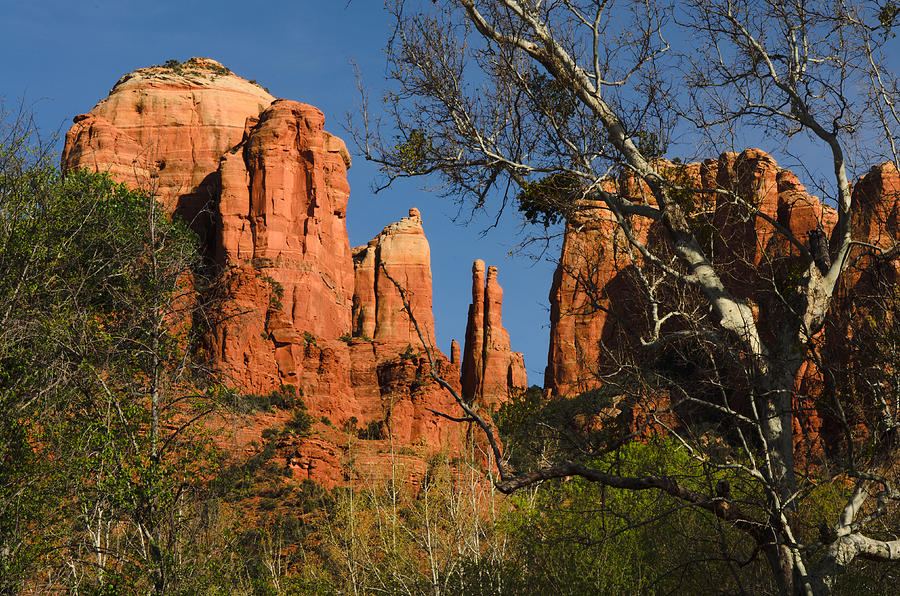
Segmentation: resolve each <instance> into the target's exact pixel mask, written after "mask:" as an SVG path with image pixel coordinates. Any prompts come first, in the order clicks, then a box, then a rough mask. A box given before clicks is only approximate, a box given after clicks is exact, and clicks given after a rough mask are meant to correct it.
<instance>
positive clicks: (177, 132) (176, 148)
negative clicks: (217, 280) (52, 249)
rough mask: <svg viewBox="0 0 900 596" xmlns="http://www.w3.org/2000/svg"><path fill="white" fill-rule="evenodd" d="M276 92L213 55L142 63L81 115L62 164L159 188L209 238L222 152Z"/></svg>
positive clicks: (170, 206) (238, 138)
mask: <svg viewBox="0 0 900 596" xmlns="http://www.w3.org/2000/svg"><path fill="white" fill-rule="evenodd" d="M274 99H275V98H274V97H272V96H271V95H270V94H269V93H268V92H267V91H265V90H264V89H263V88H262V87H260V86H258V85H255V84H253V83H250V82H248V81H246V80H245V79H242V78H241V77H239V76H237V75H235V74H233V73H232V72H231V71H230V70H228V69H227V68H225V67H224V66H222V65H221V64H219V63H218V62H216V61H215V60H210V59H209V58H191V59H190V60H188V61H187V62H185V63H183V64H178V65H175V66H171V67H170V66H151V67H149V68H141V69H139V70H136V71H134V72H132V73H129V74H127V75H125V76H123V77H122V78H121V79H119V82H118V83H116V85H115V86H114V87H113V89H112V91H110V93H109V96H108V97H107V98H106V99H104V100H102V101H101V102H100V103H98V104H97V105H96V106H95V107H94V108H93V109H92V110H91V111H90V112H88V113H87V114H82V115H80V116H76V117H75V123H74V125H73V126H72V127H71V128H70V129H69V131H68V133H66V143H65V148H64V149H63V154H62V166H63V169H64V170H72V169H77V168H87V169H90V170H93V171H101V172H102V171H108V172H110V173H111V174H112V175H113V176H114V177H115V178H116V180H118V181H120V182H124V183H126V184H128V185H129V186H131V187H133V188H140V189H144V190H147V191H150V192H152V193H153V194H155V195H156V196H157V197H158V198H159V199H160V200H161V201H162V203H163V204H164V205H165V206H166V207H167V208H168V209H170V210H171V211H173V212H178V213H179V214H180V215H181V216H182V217H184V218H185V219H186V220H187V221H188V222H190V223H191V224H192V226H193V227H194V229H195V230H197V231H198V233H200V235H201V237H203V238H204V239H205V238H206V236H207V235H208V234H209V233H210V231H211V228H212V226H213V225H214V224H213V221H212V218H211V217H210V215H211V213H212V212H214V210H215V208H214V206H213V205H212V204H211V201H214V200H215V199H216V198H217V197H216V195H217V186H218V183H217V179H216V178H217V175H216V172H217V170H218V168H219V159H220V158H221V157H222V155H223V154H224V153H225V152H226V151H227V150H229V149H231V148H232V147H234V146H235V145H236V144H237V143H239V142H240V141H241V138H242V137H243V135H244V128H245V124H246V122H247V119H248V118H252V117H256V116H258V115H259V114H260V112H262V111H263V110H265V109H266V108H267V107H269V105H270V104H271V103H272V101H273V100H274Z"/></svg>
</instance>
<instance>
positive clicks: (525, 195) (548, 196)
mask: <svg viewBox="0 0 900 596" xmlns="http://www.w3.org/2000/svg"><path fill="white" fill-rule="evenodd" d="M581 188H582V186H581V180H580V179H579V178H578V177H577V176H576V175H574V174H572V173H570V172H556V173H553V174H549V175H547V176H545V177H544V178H541V179H540V180H535V181H534V182H528V181H525V182H524V183H523V185H522V189H521V190H520V191H519V194H518V195H517V196H516V201H517V202H518V205H519V211H520V212H521V213H522V214H523V215H524V216H525V219H527V220H528V222H529V223H532V224H541V225H543V226H544V227H545V228H548V227H550V226H552V225H555V224H557V223H559V222H560V221H562V220H563V219H564V218H565V212H566V209H567V208H571V206H572V204H573V202H574V201H575V200H576V199H577V198H579V194H580V191H581Z"/></svg>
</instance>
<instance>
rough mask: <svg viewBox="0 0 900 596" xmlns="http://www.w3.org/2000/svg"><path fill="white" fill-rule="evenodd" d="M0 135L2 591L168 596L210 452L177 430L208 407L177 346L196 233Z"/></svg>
mask: <svg viewBox="0 0 900 596" xmlns="http://www.w3.org/2000/svg"><path fill="white" fill-rule="evenodd" d="M0 128H2V126H0ZM3 132H4V133H9V134H4V135H0V138H2V139H5V140H4V141H3V143H0V317H2V319H0V325H2V327H3V329H4V330H5V332H4V334H3V336H2V337H0V408H2V409H3V411H4V412H5V415H4V416H2V417H0V499H2V502H3V503H4V505H3V506H2V507H0V545H3V546H2V550H3V553H4V554H3V555H0V567H2V571H0V592H4V593H8V592H12V593H16V592H18V591H20V590H25V589H26V588H25V586H27V582H28V581H31V580H33V579H34V578H35V577H37V576H38V575H42V581H44V582H46V585H47V586H50V588H47V589H55V588H52V586H60V589H62V586H65V585H67V582H69V581H71V577H72V575H71V574H70V573H65V574H62V573H55V572H54V571H53V570H57V569H70V570H72V571H74V576H75V577H81V582H82V583H81V586H82V589H83V590H85V591H88V592H90V591H95V592H97V593H108V592H109V591H110V590H117V589H127V590H128V591H156V592H157V593H160V592H161V591H163V590H164V589H167V588H166V587H167V586H168V587H170V588H173V589H174V586H175V583H173V582H175V581H176V580H175V578H176V575H177V573H176V567H177V563H176V560H177V558H178V557H177V553H178V552H181V549H182V547H184V546H185V541H184V535H183V534H182V530H183V525H182V524H181V522H180V521H178V520H179V519H180V518H179V516H178V515H174V512H176V511H187V510H188V509H190V508H191V507H192V506H193V502H192V500H191V499H192V497H191V495H192V494H193V491H192V488H191V487H193V486H195V483H197V482H198V481H199V478H200V476H201V467H202V466H201V464H200V463H199V462H202V461H208V458H207V455H208V453H209V450H208V445H207V442H206V441H205V440H204V438H203V437H202V436H201V435H200V433H199V432H198V431H197V430H196V429H195V428H194V427H193V426H192V425H191V424H184V422H185V421H186V420H187V421H190V420H196V419H200V418H202V417H203V415H204V414H205V413H206V412H208V411H210V408H211V405H210V402H209V401H207V399H206V398H207V396H208V393H207V391H206V388H207V386H208V385H207V383H208V381H209V379H208V377H207V376H206V375H205V372H204V371H203V370H202V367H198V366H196V365H195V363H194V362H193V360H192V358H191V354H190V353H189V352H186V348H187V347H188V346H191V345H193V342H194V340H193V337H192V327H191V325H190V321H191V318H192V314H193V313H192V311H191V310H190V309H191V308H192V307H191V306H188V305H193V304H200V302H201V301H198V300H194V299H193V298H192V296H193V293H194V292H195V291H196V288H198V287H203V285H204V283H205V282H204V280H203V279H202V277H201V276H200V273H199V272H200V271H201V269H202V268H201V267H200V258H199V256H198V254H197V251H196V245H197V241H196V238H195V236H194V235H193V233H192V232H191V231H190V230H189V229H188V227H187V226H186V225H185V224H184V223H183V222H181V221H180V220H171V219H170V218H169V217H168V215H167V214H166V212H165V211H164V210H163V209H162V207H161V206H160V205H158V204H157V203H156V201H155V200H154V199H153V198H152V197H151V196H149V195H147V194H144V193H140V192H135V191H132V190H129V189H127V188H126V187H124V186H123V185H120V184H116V183H115V182H113V181H112V180H111V179H110V178H109V177H108V176H106V175H103V174H92V173H88V172H71V173H69V174H68V175H67V176H65V177H63V176H61V175H60V173H59V171H58V170H57V168H56V166H55V165H54V164H53V162H52V161H51V159H50V158H49V156H47V155H46V154H43V153H42V152H41V151H40V150H39V149H36V148H33V147H31V146H30V145H29V140H28V137H27V132H26V134H18V133H22V129H18V130H17V129H16V128H15V127H13V130H12V131H11V132H10V131H8V130H5V129H4V131H3ZM194 396H197V397H194ZM176 421H177V422H176ZM7 504H11V505H7ZM94 527H108V528H112V529H111V530H110V531H109V532H107V533H104V534H102V535H97V534H92V533H91V532H92V530H91V528H94ZM135 532H142V538H141V539H140V540H143V543H144V544H145V547H146V548H144V549H135V548H133V546H134V545H135V544H137V543H138V542H140V540H139V539H138V537H137V535H136V534H135ZM7 553H11V555H9V556H8V555H7Z"/></svg>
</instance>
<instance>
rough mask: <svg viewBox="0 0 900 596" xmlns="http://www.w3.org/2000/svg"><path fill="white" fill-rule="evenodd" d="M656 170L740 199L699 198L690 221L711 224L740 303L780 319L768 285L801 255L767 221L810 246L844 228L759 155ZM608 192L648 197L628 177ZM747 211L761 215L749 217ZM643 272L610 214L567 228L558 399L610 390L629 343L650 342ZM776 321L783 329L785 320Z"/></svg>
mask: <svg viewBox="0 0 900 596" xmlns="http://www.w3.org/2000/svg"><path fill="white" fill-rule="evenodd" d="M657 167H658V168H660V169H661V170H663V171H665V172H666V174H667V175H668V176H670V177H671V176H677V177H679V178H681V181H682V182H684V183H686V185H689V186H694V187H697V188H704V189H710V190H712V189H717V188H718V189H727V190H729V191H731V193H729V194H718V195H714V194H712V193H695V194H694V195H693V196H691V197H689V198H688V197H686V198H685V200H689V201H693V204H692V205H691V206H690V207H689V209H688V211H689V212H690V213H694V214H705V215H703V216H702V217H706V218H707V219H706V220H704V221H705V222H706V224H705V225H707V226H708V227H709V234H708V236H709V238H708V241H709V245H708V246H706V247H705V248H706V249H707V251H708V254H710V255H711V257H712V258H713V260H714V261H715V262H716V263H717V264H719V265H722V267H721V270H722V271H724V272H725V273H724V274H723V282H724V283H725V284H726V286H727V287H728V288H729V290H730V291H731V292H733V293H734V294H735V295H737V296H738V297H740V298H744V299H746V300H749V301H751V303H752V304H754V305H755V307H756V309H757V311H758V310H759V309H763V310H764V311H765V312H767V313H769V314H771V310H772V309H775V310H777V309H778V308H780V306H779V305H778V304H776V302H777V301H776V300H775V299H774V298H775V297H774V296H773V294H772V284H771V282H770V281H769V280H771V279H773V278H774V277H776V273H779V272H782V271H783V269H784V267H785V266H788V265H789V264H790V263H791V262H792V261H791V259H792V257H795V256H796V255H797V254H798V251H797V248H796V247H794V246H793V245H791V244H789V243H788V242H786V241H785V240H784V237H783V236H782V235H780V234H775V233H774V230H773V227H772V224H770V223H769V222H768V221H766V219H765V218H764V217H763V216H766V217H768V218H770V219H771V220H773V221H776V222H777V223H778V224H779V225H781V226H784V227H785V228H786V229H788V230H790V231H791V232H792V233H793V234H794V235H795V236H796V237H797V238H799V239H801V241H805V240H806V238H807V236H808V234H809V233H810V232H812V231H815V230H819V229H821V230H823V232H824V233H825V234H826V235H827V234H829V233H830V232H831V229H832V228H833V226H834V224H835V222H836V220H837V215H836V213H835V211H834V209H832V208H830V207H828V206H826V205H823V204H822V203H821V202H820V201H819V199H817V198H816V197H813V196H811V195H809V194H808V193H807V192H806V189H805V188H804V187H803V186H802V185H801V184H800V183H799V181H798V180H797V178H796V176H794V175H793V174H792V173H791V172H788V171H786V170H784V169H781V168H779V167H778V166H777V164H776V162H775V160H774V159H772V157H770V156H769V155H767V154H766V153H764V152H762V151H760V150H758V149H748V150H746V151H744V152H742V153H741V154H735V153H724V154H722V155H721V156H720V157H719V159H718V160H707V161H705V162H703V163H702V164H700V163H694V164H685V165H676V164H672V163H670V162H666V161H664V160H660V161H659V162H658V164H657ZM607 184H609V185H611V186H612V187H613V188H615V189H618V190H620V191H623V192H626V193H628V194H630V195H631V196H633V197H635V198H638V197H642V196H647V195H646V194H644V193H641V192H640V191H641V188H640V185H639V184H637V183H636V182H635V180H634V179H633V178H631V177H630V176H627V175H623V176H622V177H620V178H619V179H618V180H612V181H608V183H607ZM735 197H740V200H737V199H736V198H735ZM748 204H749V205H753V206H754V207H756V208H758V209H759V212H760V213H761V215H755V216H748V215H747V208H746V205H748ZM696 217H701V215H697V216H696ZM636 232H637V235H638V238H639V239H640V240H641V241H642V242H645V243H647V244H648V245H649V246H651V247H653V248H654V249H655V250H657V251H660V252H661V253H662V254H666V253H667V251H668V250H669V249H668V247H666V245H665V241H664V240H663V239H662V238H663V237H664V235H661V234H659V233H658V232H657V230H656V229H655V225H648V224H644V225H643V227H638V228H637V230H636ZM701 241H703V239H701ZM641 264H642V263H641V259H640V257H639V256H638V255H636V254H635V252H634V251H632V250H630V248H629V246H628V243H627V241H626V239H625V238H624V237H623V235H622V233H621V230H620V229H619V227H618V225H617V224H616V222H615V220H614V218H613V217H612V214H611V213H609V211H608V210H606V208H605V207H604V206H602V204H599V203H597V204H590V203H586V204H585V205H584V208H583V209H581V210H580V211H579V212H578V214H577V215H576V216H574V217H573V218H572V219H571V220H570V221H569V222H568V224H567V226H566V234H565V238H564V241H563V249H562V255H561V258H560V261H559V265H558V267H557V269H556V272H555V274H554V278H553V285H552V287H551V290H550V306H551V317H550V324H551V328H550V349H549V352H548V364H547V369H546V375H545V386H546V387H547V388H549V389H551V390H552V392H553V393H556V394H572V393H577V392H582V391H586V390H588V389H592V388H595V387H598V386H600V385H602V378H603V376H604V375H605V374H607V373H609V371H610V370H611V369H613V368H615V367H616V366H617V365H616V362H615V359H616V354H617V352H618V351H619V350H620V349H621V345H622V342H623V341H628V340H627V339H625V336H626V335H628V336H631V337H634V336H640V334H641V333H642V332H645V330H644V329H642V326H646V317H645V316H644V313H645V312H646V310H645V308H646V306H647V305H646V297H645V295H644V292H643V291H642V290H640V289H639V288H638V287H637V286H636V285H635V279H634V278H633V274H634V273H633V272H634V266H635V265H641ZM767 320H769V321H772V322H773V323H774V322H776V321H777V320H778V318H777V317H775V316H773V317H770V318H768V319H767ZM761 324H762V325H763V326H764V327H766V328H765V329H763V332H764V333H765V334H768V335H771V334H772V333H773V332H774V329H773V328H772V327H771V325H769V326H766V322H765V321H761ZM626 331H627V332H628V333H625V332H626ZM632 347H633V346H632Z"/></svg>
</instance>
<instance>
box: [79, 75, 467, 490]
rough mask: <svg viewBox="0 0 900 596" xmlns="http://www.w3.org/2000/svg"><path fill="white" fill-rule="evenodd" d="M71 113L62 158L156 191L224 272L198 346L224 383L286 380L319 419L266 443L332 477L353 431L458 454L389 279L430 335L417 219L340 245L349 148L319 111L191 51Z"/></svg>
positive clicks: (374, 446)
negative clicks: (308, 431)
mask: <svg viewBox="0 0 900 596" xmlns="http://www.w3.org/2000/svg"><path fill="white" fill-rule="evenodd" d="M74 120H75V123H74V125H73V126H72V128H71V129H70V130H69V132H68V133H67V135H66V145H65V149H64V152H63V157H62V167H63V170H64V171H65V170H71V169H75V168H89V169H92V170H97V171H103V170H105V171H109V172H110V173H111V174H112V175H113V177H115V178H116V179H117V180H119V181H121V182H124V183H126V184H128V185H130V186H132V187H135V188H141V189H145V190H147V191H149V192H151V193H152V194H154V195H156V196H157V198H159V199H160V200H161V202H162V203H163V204H164V205H165V206H166V207H167V208H168V209H170V210H171V211H172V212H173V213H175V214H177V215H179V216H182V217H185V218H186V219H187V220H188V221H189V222H190V223H191V224H192V226H193V227H194V228H195V229H196V230H197V231H198V232H199V233H200V235H201V239H202V241H203V243H204V247H205V253H206V255H207V256H208V258H209V260H210V261H211V262H213V263H215V264H216V265H217V266H218V268H219V270H220V271H221V273H220V278H219V280H218V282H219V284H218V285H219V286H221V300H220V305H221V306H220V312H218V313H216V315H217V316H216V317H214V318H215V319H217V323H216V324H215V325H214V326H213V329H212V330H211V332H210V333H209V334H208V337H207V346H206V348H207V350H208V353H209V357H210V360H211V364H212V365H213V367H214V368H216V369H218V371H219V372H220V373H221V374H222V375H223V378H224V380H225V382H226V384H228V385H230V386H231V387H233V388H235V390H237V391H238V392H239V393H247V394H250V393H255V394H267V393H269V392H272V391H276V392H279V391H291V389H290V388H291V387H294V388H296V391H297V392H298V394H299V395H300V396H301V397H302V399H303V400H304V402H305V403H306V406H307V407H308V410H309V414H310V415H312V416H313V417H314V418H315V419H316V420H320V419H321V421H322V422H320V423H317V424H316V426H315V428H314V433H313V436H311V437H307V438H303V437H294V438H292V439H290V440H289V441H288V440H283V441H281V443H279V450H280V452H281V453H282V455H283V457H284V459H285V461H286V465H288V467H289V468H290V469H291V470H292V472H293V473H294V475H295V476H296V477H297V478H310V479H313V480H317V481H320V482H323V483H325V484H327V485H329V486H330V485H334V484H335V483H338V482H341V481H342V479H341V474H342V473H343V472H341V470H342V469H344V464H345V463H346V462H345V461H344V460H345V459H346V457H347V449H348V447H349V443H348V437H351V439H353V440H356V438H357V433H358V435H359V438H360V439H364V440H365V445H366V446H367V449H368V450H369V451H373V450H374V451H377V450H378V449H379V448H380V447H378V445H381V444H382V443H385V442H388V441H389V438H390V443H391V444H392V445H396V446H397V447H398V448H399V447H406V448H410V447H414V448H415V449H416V450H424V452H425V453H433V452H435V451H438V450H441V449H446V450H449V451H450V452H453V453H455V452H459V449H460V446H461V441H462V438H463V436H464V434H465V428H464V427H463V426H462V425H460V424H458V423H456V422H452V421H450V420H447V419H445V418H442V417H440V416H438V415H436V414H435V413H434V411H439V412H446V413H450V414H455V413H456V408H457V406H456V404H455V402H454V401H453V398H452V397H451V396H450V394H449V393H447V392H446V391H444V390H442V389H440V388H439V386H438V385H437V384H436V383H434V382H433V381H431V379H430V378H429V372H430V363H429V362H428V359H427V358H426V356H425V353H424V350H423V349H422V345H421V342H419V340H418V336H417V334H416V332H415V329H414V328H413V326H412V325H411V321H410V319H409V317H408V316H407V314H406V312H405V311H404V309H403V304H402V300H401V299H400V293H399V291H398V290H397V288H396V287H395V286H394V284H393V282H392V281H391V280H390V279H389V277H390V278H393V279H394V280H396V281H397V282H398V283H399V284H401V286H402V287H403V288H404V291H405V292H406V293H407V298H408V300H409V302H410V304H411V306H412V309H413V312H414V313H415V316H416V319H417V320H418V322H419V324H420V326H421V329H422V332H423V334H424V336H425V337H426V341H427V342H428V343H429V345H431V344H432V343H433V340H434V320H433V315H432V310H431V298H432V289H431V264H430V249H429V246H428V242H427V240H426V239H425V234H424V231H423V228H422V220H421V217H420V216H419V213H418V211H417V210H415V209H411V210H410V215H409V217H408V218H404V219H402V220H401V221H400V222H397V223H394V224H391V225H389V226H387V227H386V228H385V229H384V231H383V232H382V233H381V234H379V235H378V237H376V238H375V239H373V240H372V242H370V243H369V244H368V245H367V246H366V247H362V248H360V249H355V250H354V251H353V252H351V249H350V246H349V241H348V238H347V230H346V212H347V204H348V198H349V193H350V189H349V186H348V183H347V169H348V168H349V167H350V157H349V154H348V153H347V150H346V147H345V146H344V143H343V142H342V141H341V140H340V139H338V138H337V137H335V136H333V135H331V134H329V133H328V132H326V131H325V130H324V122H325V117H324V115H323V114H322V112H321V111H319V110H318V109H316V108H315V107H312V106H309V105H305V104H301V103H297V102H294V101H287V100H275V99H274V98H273V97H272V96H271V95H269V94H268V93H267V92H265V91H264V90H263V89H262V88H260V87H258V86H257V85H255V84H251V83H249V82H247V81H245V80H244V79H241V78H240V77H237V76H236V75H234V74H232V73H231V72H230V71H228V70H227V69H226V68H224V67H223V66H222V65H220V64H219V63H217V62H215V61H212V60H208V59H204V58H192V59H191V60H189V61H188V62H186V63H183V64H175V65H171V66H170V65H168V63H167V66H164V67H159V66H156V67H151V68H145V69H140V70H138V71H135V72H134V73H131V74H129V75H126V76H124V77H123V78H122V79H121V80H120V81H119V83H118V84H117V85H116V86H115V87H114V88H113V90H112V91H111V92H110V95H109V97H107V98H106V99H105V100H103V101H101V102H100V103H99V104H98V105H97V106H96V107H95V108H94V109H93V110H91V112H90V113H88V114H85V115H81V116H77V117H76V118H75V119H74ZM434 358H435V366H436V368H437V370H438V372H439V373H440V374H442V375H443V376H444V377H445V378H446V379H447V380H448V381H450V383H451V385H454V386H455V387H456V388H457V389H459V364H458V361H457V362H456V363H451V362H450V361H449V360H448V359H447V358H446V357H445V356H444V355H443V354H442V353H440V352H439V351H437V350H435V352H434ZM286 415H287V414H285V416H286ZM282 417H284V416H282ZM254 420H255V422H254ZM254 420H250V421H248V422H247V425H248V426H246V427H242V428H239V429H237V430H238V432H237V434H236V435H235V436H236V437H238V438H240V440H238V438H236V439H235V440H237V441H238V443H240V444H248V442H249V441H251V440H256V439H258V438H259V433H260V432H261V431H262V429H263V428H265V426H266V425H270V424H273V423H275V421H276V420H280V418H278V417H277V416H275V418H273V415H268V414H267V415H265V416H263V415H258V416H256V418H255V419H254ZM254 437H255V438H254ZM350 442H352V441H350ZM374 451H373V453H374ZM362 452H363V453H368V451H366V449H362ZM369 459H370V460H371V461H373V462H375V463H378V464H380V465H384V464H385V462H384V461H382V459H381V458H378V457H374V456H373V457H371V458H369Z"/></svg>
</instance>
